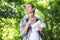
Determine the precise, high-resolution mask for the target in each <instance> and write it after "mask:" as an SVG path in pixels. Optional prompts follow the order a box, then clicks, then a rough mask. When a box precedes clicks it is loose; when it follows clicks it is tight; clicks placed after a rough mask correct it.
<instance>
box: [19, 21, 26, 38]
mask: <svg viewBox="0 0 60 40" xmlns="http://www.w3.org/2000/svg"><path fill="white" fill-rule="evenodd" d="M25 25H26V22H25V21H24V20H21V21H20V34H21V36H22V37H24V36H26V35H27V32H24V31H23V30H24V27H25Z"/></svg>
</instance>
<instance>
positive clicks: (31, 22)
mask: <svg viewBox="0 0 60 40" xmlns="http://www.w3.org/2000/svg"><path fill="white" fill-rule="evenodd" d="M35 20H36V19H35V18H34V17H33V18H30V19H29V20H28V24H33V23H34V22H35Z"/></svg>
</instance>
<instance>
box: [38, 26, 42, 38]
mask: <svg viewBox="0 0 60 40" xmlns="http://www.w3.org/2000/svg"><path fill="white" fill-rule="evenodd" d="M37 28H38V30H39V32H40V35H41V37H42V36H43V28H42V27H41V26H40V25H38V26H37Z"/></svg>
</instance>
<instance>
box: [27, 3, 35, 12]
mask: <svg viewBox="0 0 60 40" xmlns="http://www.w3.org/2000/svg"><path fill="white" fill-rule="evenodd" d="M27 4H30V5H31V7H32V8H35V6H34V4H33V3H32V2H28V3H26V5H27ZM33 13H35V9H34V11H33Z"/></svg>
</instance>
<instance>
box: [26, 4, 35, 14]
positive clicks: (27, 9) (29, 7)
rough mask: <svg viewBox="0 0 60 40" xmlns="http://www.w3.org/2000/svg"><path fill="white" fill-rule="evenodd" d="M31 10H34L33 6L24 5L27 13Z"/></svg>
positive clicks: (31, 11)
mask: <svg viewBox="0 0 60 40" xmlns="http://www.w3.org/2000/svg"><path fill="white" fill-rule="evenodd" d="M33 11H34V8H32V6H31V4H27V5H26V12H27V14H29V13H33Z"/></svg>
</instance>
